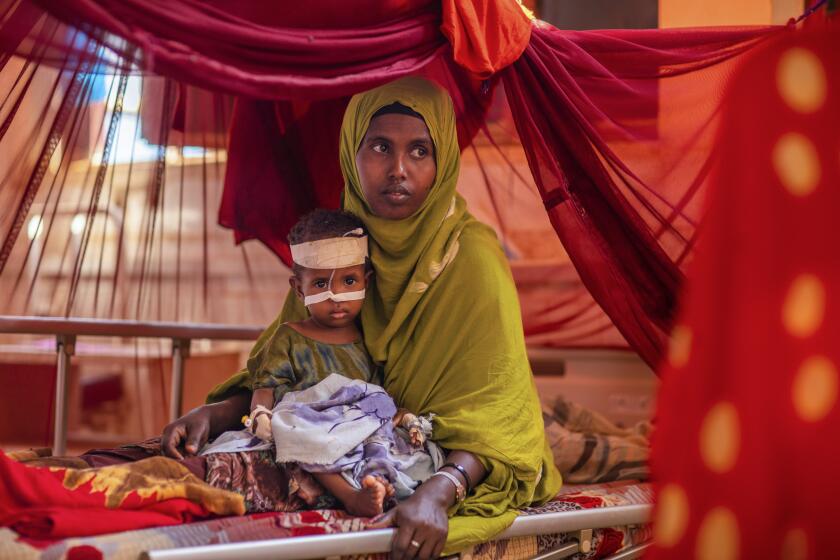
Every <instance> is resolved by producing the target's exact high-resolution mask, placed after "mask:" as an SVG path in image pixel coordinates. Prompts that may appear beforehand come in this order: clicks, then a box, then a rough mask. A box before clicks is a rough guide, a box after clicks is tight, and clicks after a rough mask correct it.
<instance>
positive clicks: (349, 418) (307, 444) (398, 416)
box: [202, 210, 443, 516]
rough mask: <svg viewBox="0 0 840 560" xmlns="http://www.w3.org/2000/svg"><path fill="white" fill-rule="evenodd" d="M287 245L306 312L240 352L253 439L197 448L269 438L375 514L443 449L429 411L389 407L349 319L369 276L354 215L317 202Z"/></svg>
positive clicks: (432, 466)
mask: <svg viewBox="0 0 840 560" xmlns="http://www.w3.org/2000/svg"><path fill="white" fill-rule="evenodd" d="M289 244H290V247H291V252H292V260H293V263H294V266H293V276H292V277H291V278H290V285H291V287H292V289H293V290H294V292H295V293H296V294H297V296H298V297H299V298H300V299H301V300H303V303H304V305H305V306H306V308H307V310H308V311H309V317H308V318H306V319H304V320H302V321H295V322H288V323H283V324H280V325H278V326H277V327H276V330H275V331H274V332H273V333H270V336H269V337H267V338H266V339H265V340H264V342H263V344H262V346H260V347H259V348H258V349H257V350H256V351H255V352H254V353H253V354H252V355H251V358H250V359H249V360H248V372H249V375H250V382H251V389H252V391H253V397H252V400H251V413H250V415H248V416H247V417H244V418H243V423H244V424H245V426H246V428H247V430H248V432H249V433H251V434H253V435H254V436H256V437H257V438H259V439H258V440H257V441H253V440H254V438H253V437H251V438H250V440H251V441H247V442H246V440H245V439H243V437H242V435H241V434H242V432H228V433H226V434H223V435H222V436H220V437H219V438H217V440H216V441H215V442H213V443H212V444H210V445H209V446H208V447H207V448H206V449H205V450H203V451H202V453H203V454H206V453H213V452H223V451H225V452H229V451H244V450H255V449H259V448H263V447H264V446H266V445H270V443H269V442H272V441H273V440H274V439H275V438H276V440H277V441H276V442H275V444H276V459H277V460H278V461H279V462H296V463H298V464H300V466H301V467H302V468H303V469H305V470H307V471H308V472H310V473H311V474H312V475H313V476H314V477H315V478H316V479H317V480H318V481H319V482H320V483H321V485H322V486H324V488H326V489H327V490H328V491H329V492H330V493H331V494H332V495H333V496H334V497H335V498H337V499H338V500H339V501H340V502H341V503H342V504H343V505H344V507H345V508H346V509H347V511H348V512H350V513H352V514H354V515H360V516H373V515H377V514H379V513H382V511H383V510H384V509H385V506H386V505H388V504H389V503H391V502H393V498H394V497H397V498H401V497H405V496H406V495H407V494H410V493H411V491H412V489H413V488H414V487H415V486H416V485H417V483H418V481H422V480H424V479H425V478H427V477H428V476H429V475H431V474H432V473H434V472H435V470H436V469H437V467H439V466H440V464H441V463H442V462H443V461H442V458H443V455H442V453H441V452H440V449H439V448H438V447H437V446H435V445H434V444H433V443H432V442H430V441H429V442H427V441H426V438H427V437H428V436H429V435H430V433H431V423H430V419H426V418H417V417H416V416H414V415H413V414H410V413H408V412H406V411H404V410H399V411H397V409H396V407H395V405H394V403H393V400H392V399H391V398H390V397H389V396H388V395H387V393H385V391H384V390H383V389H382V388H381V387H380V385H381V379H380V378H379V375H380V372H379V371H378V370H377V368H376V367H375V365H374V364H373V362H372V360H371V358H370V356H369V355H368V353H367V351H366V349H365V347H364V343H363V342H362V334H361V332H360V329H359V326H358V324H357V321H356V319H357V317H358V315H359V313H360V311H361V309H362V303H363V302H364V297H365V288H366V286H367V284H368V282H369V281H370V280H371V276H372V269H371V268H370V263H369V261H368V258H367V255H368V246H367V236H366V234H365V230H364V225H363V224H362V222H361V221H360V220H359V219H358V218H356V217H355V216H353V215H352V214H349V213H346V212H340V211H328V210H316V211H314V212H312V213H310V214H308V215H306V216H304V217H303V218H302V219H301V220H300V221H299V222H298V223H297V224H296V225H295V227H294V228H292V231H291V232H290V233H289ZM246 439H247V438H246ZM427 449H428V450H429V452H427Z"/></svg>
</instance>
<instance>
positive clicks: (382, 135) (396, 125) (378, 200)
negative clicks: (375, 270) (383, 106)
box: [356, 114, 437, 220]
mask: <svg viewBox="0 0 840 560" xmlns="http://www.w3.org/2000/svg"><path fill="white" fill-rule="evenodd" d="M356 168H357V169H358V170H359V181H360V182H361V187H362V192H363V193H364V195H365V199H366V200H367V202H368V204H369V205H370V209H371V211H372V212H373V213H374V214H376V215H377V216H379V217H381V218H386V219H388V220H402V219H403V218H408V217H409V216H411V215H412V214H414V213H415V212H416V211H417V210H418V209H419V208H420V206H422V205H423V202H424V201H425V200H426V197H427V196H429V191H430V190H431V188H432V184H433V183H434V182H435V174H436V173H437V165H436V164H435V152H434V144H433V143H432V137H431V136H430V135H429V129H428V128H426V123H424V122H423V121H422V120H421V119H418V118H417V117H412V116H409V115H399V114H386V115H381V116H379V117H376V118H374V119H373V120H371V121H370V126H368V129H367V133H365V137H364V138H363V139H362V144H361V146H359V151H358V152H356Z"/></svg>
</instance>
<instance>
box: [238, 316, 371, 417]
mask: <svg viewBox="0 0 840 560" xmlns="http://www.w3.org/2000/svg"><path fill="white" fill-rule="evenodd" d="M377 372H378V369H377V367H376V366H375V365H374V363H373V361H372V360H371V358H370V355H369V354H368V353H367V350H365V345H364V342H362V341H361V340H359V341H357V342H352V343H347V344H329V343H326V342H320V341H318V340H314V339H312V338H309V337H308V336H305V335H302V334H300V333H299V332H297V331H296V330H294V329H293V328H292V327H290V326H289V325H288V324H286V323H281V324H279V325H277V326H276V327H275V328H274V330H273V332H271V333H270V335H269V336H268V337H265V338H261V339H260V343H259V344H258V345H257V347H256V348H254V350H253V351H252V352H251V355H250V357H249V358H248V364H247V368H246V369H245V370H243V371H242V372H240V374H239V375H240V376H245V379H244V381H245V382H244V383H242V384H240V387H242V386H245V387H248V388H249V389H250V390H251V391H254V390H256V389H264V388H271V389H274V400H275V402H276V401H279V400H280V399H282V398H283V395H285V394H286V393H288V392H289V391H302V390H304V389H307V388H309V387H311V386H313V385H315V384H316V383H318V382H319V381H321V380H323V379H324V378H326V377H327V376H328V375H330V374H331V373H339V374H341V375H343V376H345V377H348V378H350V379H360V380H362V381H366V382H368V383H375V384H377V385H382V379H381V376H380V375H379V374H378V373H377ZM240 379H241V378H240ZM228 383H229V382H228Z"/></svg>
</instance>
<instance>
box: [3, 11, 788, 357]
mask: <svg viewBox="0 0 840 560" xmlns="http://www.w3.org/2000/svg"><path fill="white" fill-rule="evenodd" d="M319 1H321V2H323V3H324V5H325V6H326V5H330V6H332V5H334V4H335V3H334V2H333V3H331V2H327V1H326V0H319ZM315 4H317V2H315ZM348 6H349V5H348ZM307 7H308V8H311V9H313V11H317V10H315V8H316V7H317V6H315V5H314V4H313V2H310V3H308V4H307ZM456 8H457V9H456ZM389 9H393V11H391V12H388V10H389ZM346 10H351V11H352V8H350V7H347V8H346ZM275 12H277V10H276V9H275V8H274V7H273V5H271V4H262V3H259V2H250V3H248V2H245V3H243V2H229V1H228V2H223V1H221V0H218V1H215V2H209V3H205V2H198V1H197V0H166V1H163V0H154V1H143V2H141V1H139V0H130V1H125V0H119V1H117V0H52V1H50V2H35V1H34V0H22V1H21V2H18V3H16V4H15V3H10V4H9V6H8V7H7V9H6V13H7V15H8V17H7V18H6V19H5V20H4V23H3V24H2V27H1V28H0V48H2V49H3V50H4V51H5V52H6V53H12V52H14V53H17V54H20V55H23V56H26V57H28V58H29V59H31V60H37V61H39V62H41V63H44V64H53V65H56V66H60V67H62V68H65V69H67V70H68V71H72V70H73V69H75V70H76V71H77V72H82V73H85V72H95V71H106V70H115V71H123V70H126V71H131V72H138V71H141V70H140V69H142V71H144V72H151V73H154V74H158V75H161V76H165V77H167V78H170V79H172V80H175V81H177V82H178V83H180V84H185V85H188V86H190V87H187V88H184V87H178V88H169V89H168V90H167V91H165V92H164V93H165V95H163V103H162V105H163V112H162V115H163V117H162V119H163V124H162V126H161V128H160V131H161V132H163V133H167V132H168V130H169V129H170V128H172V127H173V126H174V127H176V128H177V127H180V126H181V125H182V124H183V122H182V119H179V115H182V114H183V111H181V110H180V108H181V107H184V106H187V107H189V99H188V98H189V96H190V95H191V93H190V91H191V88H192V87H201V88H206V89H208V90H212V91H214V92H222V93H225V94H230V95H235V96H237V98H238V99H237V104H236V109H235V112H234V116H233V119H232V122H231V124H230V143H229V148H228V154H227V155H228V158H227V171H226V180H225V195H224V198H223V201H222V205H221V208H220V211H219V218H220V223H222V224H223V225H226V226H228V227H231V228H233V229H234V230H235V233H236V238H237V240H238V241H242V240H244V239H250V238H257V239H260V240H261V241H262V242H263V243H265V244H266V245H267V246H268V247H270V248H271V249H272V250H273V251H274V252H275V253H277V254H278V255H279V256H280V257H281V258H284V259H286V261H287V262H288V249H287V248H286V245H285V235H286V233H287V232H288V229H289V227H290V226H291V224H292V223H293V222H294V221H295V219H296V218H297V217H298V216H299V215H300V214H301V213H303V212H305V211H307V210H309V209H310V208H313V207H315V206H319V205H325V206H335V205H337V204H338V193H339V192H340V190H341V182H340V176H339V174H338V167H337V157H336V154H337V137H338V124H339V116H340V114H341V111H342V108H343V106H344V103H346V99H347V97H348V96H349V95H351V94H353V93H356V92H358V91H362V90H365V89H367V88H370V87H372V86H375V85H378V84H380V83H383V82H385V81H387V80H390V79H393V78H396V77H399V76H402V75H406V74H424V75H426V76H429V77H431V78H433V79H435V80H437V81H439V82H440V83H441V84H442V85H443V86H444V87H446V88H447V89H448V90H449V92H450V93H451V94H452V97H453V100H454V101H455V106H456V110H457V111H458V117H459V139H460V142H461V146H462V147H464V146H466V145H468V144H469V143H470V141H471V139H472V137H473V135H474V134H475V132H476V130H479V129H480V128H481V127H482V126H484V125H483V123H484V116H485V113H486V110H487V108H488V107H489V106H490V103H491V99H492V91H493V85H494V83H495V80H496V79H497V77H499V76H501V78H502V79H503V81H504V86H505V88H506V94H507V100H508V103H509V104H510V106H511V109H512V113H513V119H514V122H515V125H516V132H518V135H519V137H520V139H521V141H522V143H523V146H524V147H525V149H526V153H527V155H528V161H529V164H530V167H531V171H532V173H533V175H534V179H535V180H536V182H537V185H538V186H539V189H540V194H541V196H542V198H543V201H544V204H545V206H546V208H547V210H548V212H549V215H550V217H551V220H552V223H553V225H554V227H555V229H556V231H557V232H558V234H559V235H560V237H561V240H562V241H563V243H564V245H565V247H566V249H567V251H568V253H569V256H570V258H571V259H572V261H573V263H574V265H575V266H576V268H577V270H578V272H579V274H580V275H581V278H582V279H583V282H584V284H585V285H586V287H587V288H588V289H589V290H590V292H591V293H592V295H593V296H594V298H595V300H596V301H597V302H598V304H599V305H600V306H601V307H602V308H603V309H604V311H606V313H607V314H608V315H609V317H610V318H611V319H612V321H613V322H614V323H615V325H616V326H617V327H618V329H619V330H620V331H621V333H622V334H623V335H624V337H625V338H626V339H627V340H628V342H629V343H630V344H631V346H632V347H633V348H635V349H636V350H637V351H638V352H639V353H640V354H641V355H642V357H643V358H645V360H647V361H648V363H651V364H655V363H656V362H657V361H658V359H659V357H660V355H661V353H662V349H663V348H664V340H665V338H666V336H665V333H666V332H667V331H668V329H669V327H670V324H671V321H672V317H673V310H674V304H675V303H674V302H675V301H676V292H677V289H678V286H679V284H680V281H681V278H682V267H683V265H684V264H685V263H686V262H687V261H688V260H689V259H690V256H691V254H692V247H693V243H694V240H695V235H696V230H697V224H698V223H699V205H700V201H701V198H702V193H703V192H704V189H705V181H706V175H707V172H708V169H709V166H710V163H711V161H712V159H713V157H714V149H713V147H712V141H711V139H712V138H713V135H714V132H715V130H716V128H717V124H718V121H719V113H718V112H719V109H720V104H721V99H722V92H723V90H724V89H725V85H726V82H727V79H728V77H729V75H730V73H731V72H732V69H733V66H734V65H735V64H736V63H737V61H738V59H739V58H740V57H741V56H742V55H743V53H745V52H746V51H748V50H750V49H751V48H752V47H753V46H754V45H756V44H757V43H760V42H762V41H763V40H768V39H770V38H772V37H775V36H778V35H780V34H782V28H754V29H718V30H702V31H701V30H678V31H661V30H643V31H601V32H599V31H594V32H569V31H561V30H556V29H553V28H551V27H550V26H547V25H545V24H543V23H539V22H537V23H536V24H533V25H532V27H531V29H530V39H529V43H528V45H527V48H525V46H524V40H525V39H528V33H527V32H524V31H523V29H524V28H523V25H522V23H523V21H524V20H523V16H522V12H521V10H520V8H519V6H518V5H516V4H515V3H514V2H513V1H512V0H493V1H490V0H485V1H480V0H474V1H473V2H470V3H460V2H459V3H455V4H452V3H451V2H446V3H444V7H443V9H442V8H441V5H440V4H438V3H436V2H434V3H433V2H421V1H416V2H409V3H408V4H399V3H389V4H387V5H386V6H385V7H382V8H381V9H380V10H376V11H374V13H373V18H374V19H373V20H372V21H371V24H370V25H361V26H360V25H359V24H358V21H359V20H358V18H359V16H358V14H351V15H349V16H348V19H347V21H348V22H351V23H352V24H353V26H352V27H341V25H340V23H341V17H339V16H340V15H341V12H339V13H331V14H330V15H328V16H326V20H327V23H325V24H324V25H317V27H316V24H315V23H314V22H312V21H311V20H308V19H307V18H306V17H305V16H301V15H300V13H298V11H295V14H296V15H294V14H293V15H292V16H290V18H289V19H288V20H284V19H283V18H282V17H280V16H278V14H277V13H275ZM57 21H61V22H63V24H62V25H60V26H56V22H57ZM33 22H37V23H34V24H33ZM492 22H497V23H494V24H492V25H491V24H490V23H492ZM294 25H304V26H306V27H294ZM441 26H443V30H444V32H445V33H446V36H445V35H444V34H443V33H442V32H441ZM497 28H501V29H505V30H507V31H506V33H507V32H509V34H503V35H502V36H499V35H494V34H493V33H494V31H493V30H494V29H497ZM21 29H27V30H28V31H29V32H28V33H26V34H23V35H22V33H21ZM78 30H81V31H82V32H83V33H84V35H80V34H79V33H77V31H78ZM482 33H484V34H485V35H484V37H483V40H481V39H482ZM446 37H449V38H450V39H452V40H453V41H454V43H453V44H452V45H450V44H449V42H448V41H447V39H446ZM458 38H460V39H458ZM453 47H454V54H453ZM522 49H524V51H523V50H522ZM519 52H522V53H523V54H522V55H521V56H519V58H518V59H517V60H516V62H515V63H513V64H512V65H510V66H507V67H506V68H505V69H502V68H503V67H504V65H505V64H506V63H507V62H508V61H510V60H512V58H513V56H514V55H516V54H517V53H519ZM459 63H462V64H463V65H465V66H467V68H464V67H463V66H461V65H459ZM500 69H501V70H500ZM493 70H497V72H496V74H495V75H494V77H493V78H491V79H490V80H488V81H485V82H481V81H479V79H478V78H477V77H476V74H483V75H486V74H487V73H489V72H490V71H493ZM72 91H73V90H70V93H72ZM167 92H168V93H167ZM178 92H180V97H179V95H178ZM184 96H186V98H187V99H186V101H185V100H184ZM211 119H213V117H212V116H211V115H207V120H211ZM216 122H217V123H218V126H219V127H223V126H226V125H225V123H226V122H227V120H226V119H225V118H220V119H216ZM170 123H172V124H170ZM0 130H2V129H0ZM185 133H186V132H185ZM144 134H145V133H144ZM514 134H515V133H514ZM160 136H161V138H163V139H165V138H166V134H162V135H160ZM36 168H37V164H36ZM31 177H32V180H30V182H29V185H28V186H27V187H26V188H25V189H23V193H24V194H21V195H19V196H17V195H16V196H15V197H12V199H13V201H14V202H13V207H15V208H17V209H16V211H15V212H14V217H13V218H12V219H11V220H10V225H9V226H8V227H7V228H5V231H0V235H4V236H5V239H4V245H3V250H2V251H0V272H2V269H3V266H4V265H5V257H4V255H5V256H8V252H9V251H10V250H11V247H12V246H13V245H14V243H15V241H16V239H17V237H18V234H19V233H20V230H21V227H22V225H23V223H24V221H25V219H26V213H27V211H28V204H27V201H28V200H31V198H32V197H33V196H34V193H35V192H37V189H38V186H39V185H40V183H39V179H38V177H39V175H38V174H37V173H33V175H32V176H31ZM493 188H500V189H504V188H509V185H495V186H494V187H493ZM70 308H71V306H68V309H70Z"/></svg>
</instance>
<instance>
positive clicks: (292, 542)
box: [141, 504, 653, 560]
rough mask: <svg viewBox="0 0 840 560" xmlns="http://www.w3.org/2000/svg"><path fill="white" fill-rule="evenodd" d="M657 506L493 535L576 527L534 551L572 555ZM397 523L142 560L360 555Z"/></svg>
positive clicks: (577, 514)
mask: <svg viewBox="0 0 840 560" xmlns="http://www.w3.org/2000/svg"><path fill="white" fill-rule="evenodd" d="M652 507H653V506H651V505H647V504H641V505H626V506H614V507H604V508H595V509H584V510H577V511H564V512H556V513H543V514H536V515H524V516H520V517H518V518H517V519H516V520H515V521H514V522H513V524H512V525H511V526H510V527H509V528H508V529H507V530H505V531H504V532H502V533H501V534H499V535H498V536H497V537H495V539H494V540H502V539H511V538H516V537H524V536H533V535H548V534H555V533H574V541H572V542H568V543H563V544H562V545H560V546H558V547H557V548H556V549H554V550H551V551H549V552H546V553H543V554H541V555H538V556H536V557H534V559H533V560H555V559H560V558H568V557H569V556H572V555H574V554H577V553H578V552H589V551H590V550H591V547H592V531H593V530H594V529H602V528H606V527H616V526H633V525H642V524H644V523H647V522H649V520H650V514H651V509H652ZM394 532H395V530H394V529H378V530H372V531H360V532H355V533H342V534H335V535H317V536H310V537H290V538H284V539H272V540H262V541H252V542H242V543H228V544H218V545H210V546H196V547H187V548H175V549H166V550H150V551H148V552H145V553H144V554H143V555H142V557H141V558H143V560H198V559H202V560H224V559H229V558H234V559H236V560H263V559H266V560H268V559H273V560H306V559H310V558H331V557H340V556H361V555H366V554H377V553H385V552H389V551H390V550H391V539H392V538H393V536H394ZM649 546H650V543H640V544H637V545H634V546H632V547H630V548H628V549H626V550H624V551H621V552H619V553H617V554H615V555H613V556H611V557H610V559H609V560H631V559H633V558H640V557H641V555H642V554H643V553H644V551H645V550H646V549H647V548H648V547H649Z"/></svg>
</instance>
